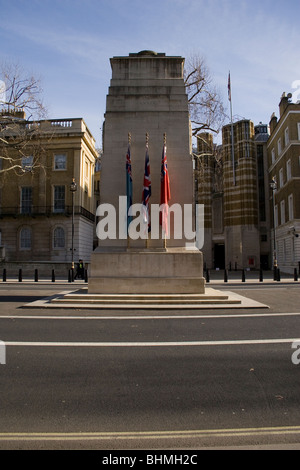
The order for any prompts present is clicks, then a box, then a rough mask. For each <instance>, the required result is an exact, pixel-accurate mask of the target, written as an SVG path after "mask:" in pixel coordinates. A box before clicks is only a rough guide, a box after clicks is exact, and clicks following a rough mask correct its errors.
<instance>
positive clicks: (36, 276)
mask: <svg viewBox="0 0 300 470" xmlns="http://www.w3.org/2000/svg"><path fill="white" fill-rule="evenodd" d="M38 280H39V272H38V270H37V269H35V270H34V282H38Z"/></svg>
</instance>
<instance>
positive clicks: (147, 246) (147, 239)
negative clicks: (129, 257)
mask: <svg viewBox="0 0 300 470" xmlns="http://www.w3.org/2000/svg"><path fill="white" fill-rule="evenodd" d="M146 149H147V150H149V133H148V132H146ZM148 217H149V213H148ZM146 248H149V234H148V231H147V238H146Z"/></svg>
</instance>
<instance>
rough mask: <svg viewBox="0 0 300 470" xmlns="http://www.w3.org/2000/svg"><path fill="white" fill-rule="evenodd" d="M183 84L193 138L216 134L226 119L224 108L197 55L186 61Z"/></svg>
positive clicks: (200, 58)
mask: <svg viewBox="0 0 300 470" xmlns="http://www.w3.org/2000/svg"><path fill="white" fill-rule="evenodd" d="M184 82H185V87H186V91H187V95H188V101H189V111H190V119H191V124H192V133H193V136H195V135H197V134H199V133H201V132H212V133H218V132H219V131H220V129H221V127H222V125H223V123H224V119H225V117H226V115H225V111H224V106H223V104H222V99H221V97H220V93H219V92H218V90H217V88H216V86H215V85H214V83H213V79H212V77H211V75H210V72H209V69H208V67H207V65H206V62H205V60H204V59H203V58H202V57H200V56H199V55H193V56H191V57H190V58H187V59H186V61H185V67H184Z"/></svg>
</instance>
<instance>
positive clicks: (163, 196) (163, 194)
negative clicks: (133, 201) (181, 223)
mask: <svg viewBox="0 0 300 470" xmlns="http://www.w3.org/2000/svg"><path fill="white" fill-rule="evenodd" d="M160 178H161V186H160V204H163V205H164V206H163V209H162V214H161V217H160V223H161V226H162V228H163V230H164V232H165V234H166V235H168V232H169V228H168V213H169V206H168V204H169V200H170V199H171V193H170V181H169V172H168V165H167V147H166V145H164V146H163V151H162V157H161V175H160Z"/></svg>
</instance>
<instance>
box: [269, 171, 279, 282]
mask: <svg viewBox="0 0 300 470" xmlns="http://www.w3.org/2000/svg"><path fill="white" fill-rule="evenodd" d="M270 188H271V189H272V191H273V225H274V251H273V269H274V281H275V280H276V279H277V254H276V216H275V193H276V190H277V181H276V176H273V178H272V181H271V183H270Z"/></svg>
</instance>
